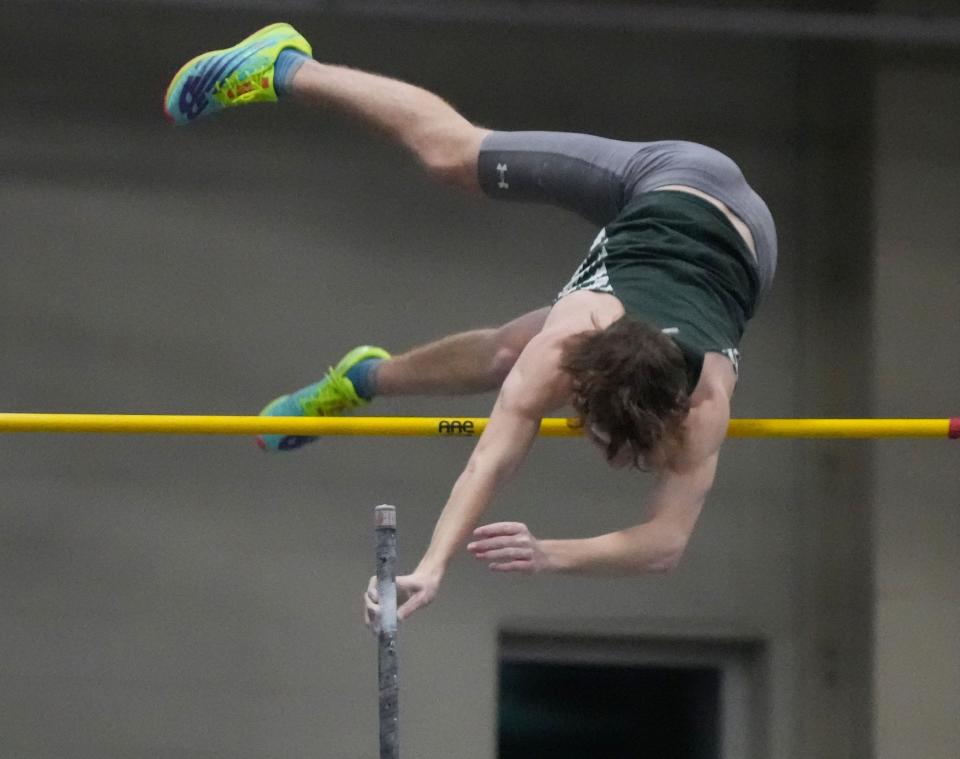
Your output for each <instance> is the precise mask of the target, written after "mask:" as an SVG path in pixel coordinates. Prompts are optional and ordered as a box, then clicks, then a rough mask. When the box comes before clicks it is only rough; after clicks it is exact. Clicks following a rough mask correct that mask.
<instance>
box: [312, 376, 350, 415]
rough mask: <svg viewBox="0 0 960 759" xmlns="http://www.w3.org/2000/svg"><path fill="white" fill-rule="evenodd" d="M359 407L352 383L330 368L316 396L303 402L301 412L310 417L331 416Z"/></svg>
mask: <svg viewBox="0 0 960 759" xmlns="http://www.w3.org/2000/svg"><path fill="white" fill-rule="evenodd" d="M360 405H361V403H360V401H359V399H357V394H356V390H354V388H353V383H352V382H351V381H350V380H348V379H347V378H346V377H345V376H344V374H343V372H338V371H337V370H336V369H334V368H333V367H332V366H331V367H330V369H329V371H327V376H326V377H325V378H324V382H323V384H322V385H321V387H320V390H319V391H318V392H317V394H316V395H315V396H314V397H313V398H311V399H310V400H308V401H304V402H303V410H304V412H305V413H306V414H308V415H310V416H333V415H336V414H339V413H340V412H341V411H344V410H348V409H353V408H356V407H357V406H360Z"/></svg>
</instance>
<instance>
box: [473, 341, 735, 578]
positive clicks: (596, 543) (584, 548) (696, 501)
mask: <svg viewBox="0 0 960 759" xmlns="http://www.w3.org/2000/svg"><path fill="white" fill-rule="evenodd" d="M708 359H709V360H708V362H705V365H704V374H703V375H702V377H701V382H700V383H699V384H698V386H697V390H696V392H695V393H694V401H695V403H694V406H693V408H692V409H691V411H690V414H689V416H688V418H687V423H686V444H685V446H684V450H683V451H682V452H681V453H680V455H679V457H678V458H677V460H675V461H673V462H671V466H670V467H669V468H667V469H665V470H663V471H662V472H660V473H659V474H658V475H657V480H656V482H655V484H654V487H653V490H652V492H651V493H650V494H649V496H648V499H647V509H646V511H647V514H646V518H645V519H644V521H642V522H641V523H640V524H637V525H634V526H631V527H627V528H625V529H623V530H618V531H616V532H611V533H607V534H605V535H598V536H596V537H590V538H582V539H573V540H538V539H536V538H535V537H534V536H533V535H532V534H531V533H530V530H529V529H528V528H527V526H526V525H525V524H523V523H522V522H499V523H496V524H489V525H484V526H483V527H480V528H478V529H477V530H475V531H474V538H473V541H472V542H471V543H470V544H469V545H468V546H467V548H468V550H469V551H470V552H471V553H472V554H473V555H474V556H475V557H476V558H477V559H479V560H481V561H485V562H487V563H488V564H489V566H490V569H492V570H494V571H516V572H526V573H533V572H539V571H554V572H575V573H580V574H597V575H633V574H642V573H647V572H664V571H668V570H670V569H673V568H674V567H675V566H676V565H677V563H678V562H679V561H680V558H681V557H682V556H683V552H684V549H685V548H686V545H687V541H688V539H689V538H690V535H691V534H692V532H693V529H694V526H695V525H696V523H697V519H698V518H699V516H700V512H701V510H702V508H703V504H704V502H705V500H706V497H707V494H708V493H709V492H710V489H711V488H712V486H713V482H714V478H715V476H716V471H717V460H718V457H719V451H720V446H721V445H722V444H723V441H724V439H725V437H726V432H727V426H728V425H729V422H730V397H731V394H732V391H733V387H734V384H735V382H736V380H735V377H734V375H733V372H732V370H731V369H730V366H729V362H728V361H727V360H726V358H724V357H722V356H720V355H719V354H709V355H708Z"/></svg>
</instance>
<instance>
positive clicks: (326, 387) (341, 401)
mask: <svg viewBox="0 0 960 759" xmlns="http://www.w3.org/2000/svg"><path fill="white" fill-rule="evenodd" d="M385 358H390V354H389V353H387V352H386V351H385V350H383V348H376V347H374V346H372V345H361V346H360V347H359V348H354V349H353V350H352V351H350V352H349V353H348V354H347V355H346V356H344V357H343V358H342V359H340V363H338V364H337V365H336V366H334V367H332V368H331V369H330V370H329V371H328V372H327V373H326V375H324V377H323V379H322V380H320V381H319V382H315V383H314V384H312V385H308V386H307V387H304V388H301V389H300V390H297V391H296V392H295V393H290V394H289V395H282V396H280V397H279V398H277V399H275V400H274V401H271V402H270V403H269V404H268V405H267V407H266V408H265V409H264V410H263V411H261V412H260V416H341V415H343V414H344V413H348V412H350V411H352V410H353V409H355V408H360V407H361V406H366V405H367V404H368V403H369V402H370V401H369V398H364V397H362V395H361V394H359V393H358V392H357V388H356V387H355V385H354V382H353V381H352V380H351V378H350V376H349V375H350V374H351V370H352V369H355V367H358V366H359V365H360V364H362V363H363V362H364V361H369V360H370V359H385ZM361 368H362V367H361ZM316 439H317V438H316V437H315V436H313V437H310V436H305V435H259V436H258V437H257V445H259V446H260V447H261V448H262V449H263V450H265V451H270V452H276V451H291V450H294V449H296V448H299V447H300V446H302V445H304V444H306V443H310V442H313V441H314V440H316Z"/></svg>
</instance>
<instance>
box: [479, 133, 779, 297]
mask: <svg viewBox="0 0 960 759" xmlns="http://www.w3.org/2000/svg"><path fill="white" fill-rule="evenodd" d="M477 170H478V174H479V180H480V186H481V187H482V188H483V191H484V192H485V193H486V194H487V195H488V196H490V197H492V198H502V199H504V200H528V201H538V202H544V203H552V204H553V205H558V206H560V207H562V208H566V209H568V210H570V211H574V212H575V213H578V214H579V215H580V216H582V217H583V218H585V219H587V221H590V222H591V223H593V224H595V225H597V226H598V227H603V226H605V225H607V224H608V223H610V222H611V221H613V220H614V219H615V218H616V217H617V215H618V214H619V213H620V211H621V210H622V209H623V207H624V206H625V205H626V204H627V203H629V202H630V200H631V199H632V198H633V197H635V196H636V195H639V194H640V193H644V192H651V191H653V190H656V189H658V188H661V187H665V186H667V185H686V186H688V187H693V188H694V189H696V190H700V191H701V192H704V193H706V194H707V195H710V196H711V197H713V198H716V199H717V200H719V201H720V202H721V203H723V204H724V205H726V206H727V208H729V209H730V210H731V211H732V212H733V213H734V214H735V215H736V216H738V217H739V218H740V219H741V220H742V221H743V223H744V224H746V225H747V228H748V229H749V230H750V232H751V234H752V235H753V241H754V246H755V247H756V251H757V273H758V275H759V280H760V297H761V298H762V297H763V296H764V295H765V294H766V292H767V291H768V290H769V289H770V285H771V284H772V283H773V275H774V273H775V271H776V268H777V231H776V227H775V226H774V223H773V216H772V215H771V214H770V210H769V209H768V208H767V206H766V204H765V203H764V202H763V200H762V199H761V197H760V196H759V195H757V193H755V192H754V191H753V190H752V189H751V188H750V185H748V184H747V181H746V179H744V176H743V173H742V172H741V171H740V168H739V167H738V166H737V164H735V163H734V162H733V161H732V160H731V159H730V158H728V157H727V156H725V155H724V154H723V153H721V152H719V151H717V150H714V149H713V148H708V147H706V146H704V145H699V144H697V143H695V142H684V141H681V140H664V141H660V142H623V141H621V140H610V139H607V138H604V137H594V136H592V135H587V134H570V133H565V132H491V133H490V134H489V135H487V137H486V139H484V141H483V143H482V145H481V146H480V157H479V160H478V168H477Z"/></svg>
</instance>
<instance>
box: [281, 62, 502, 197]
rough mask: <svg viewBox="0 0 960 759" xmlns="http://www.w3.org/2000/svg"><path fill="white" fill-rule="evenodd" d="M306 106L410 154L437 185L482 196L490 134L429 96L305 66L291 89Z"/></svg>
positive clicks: (349, 72)
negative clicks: (482, 159)
mask: <svg viewBox="0 0 960 759" xmlns="http://www.w3.org/2000/svg"><path fill="white" fill-rule="evenodd" d="M290 89H291V92H292V94H293V95H294V96H295V97H296V98H297V99H298V100H300V101H301V102H305V103H308V104H310V105H313V106H318V107H321V108H332V109H334V110H336V111H339V112H341V113H344V114H347V115H349V116H352V117H353V118H355V119H357V120H359V121H360V122H361V123H362V124H364V125H365V126H368V127H369V128H370V129H372V130H374V131H376V132H379V133H381V134H383V135H385V136H386V137H388V138H389V139H390V140H392V141H394V142H396V143H398V144H400V145H402V146H403V147H405V148H406V149H407V150H409V151H410V152H411V153H412V154H413V155H414V156H415V157H416V158H417V160H418V161H419V162H420V164H421V165H422V166H423V167H424V169H425V170H426V171H427V173H428V174H430V175H431V176H432V177H434V178H435V179H437V180H439V181H441V182H444V183H446V184H450V185H453V186H456V187H460V188H462V189H464V190H468V191H471V192H474V193H477V194H479V193H480V192H481V191H480V185H479V183H478V181H477V156H478V154H479V152H480V143H481V142H483V139H484V137H486V136H487V134H489V130H487V129H481V128H480V127H476V126H474V125H473V124H471V123H470V122H469V121H467V120H466V119H465V118H464V117H463V116H461V115H460V114H459V113H457V111H455V110H454V109H453V108H452V107H451V106H450V105H449V104H448V103H447V102H446V101H444V100H443V99H442V98H440V97H438V96H437V95H434V94H433V93H431V92H428V91H427V90H424V89H422V88H420V87H416V86H414V85H412V84H407V83H405V82H400V81H397V80H394V79H389V78H387V77H383V76H379V75H377V74H368V73H365V72H363V71H356V70H354V69H349V68H345V67H343V66H333V65H329V64H325V63H318V62H317V61H314V60H309V61H306V62H305V63H304V64H303V65H302V66H301V67H300V68H299V70H298V71H297V72H296V74H295V75H294V77H293V81H292V83H291V88H290Z"/></svg>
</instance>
